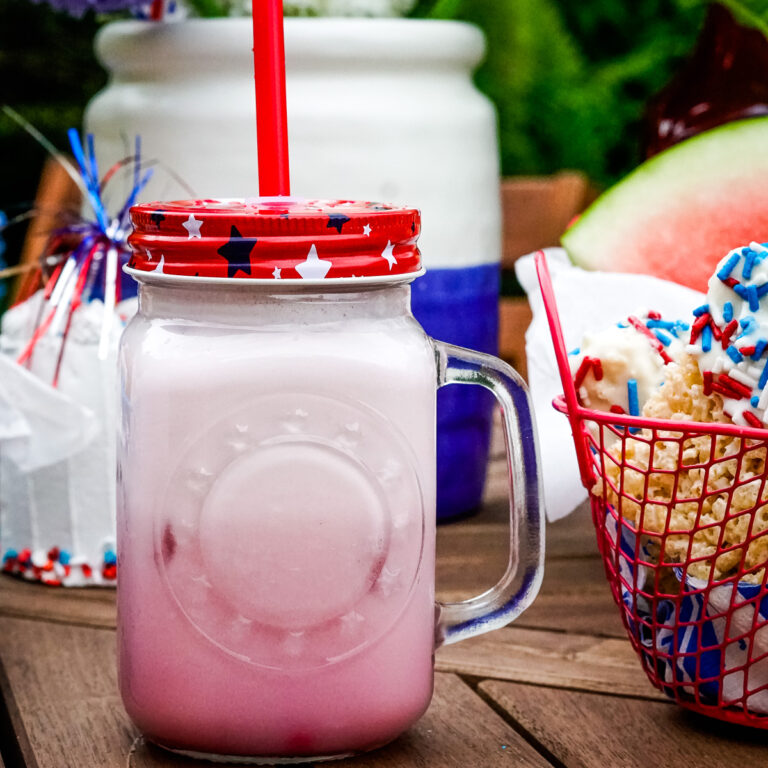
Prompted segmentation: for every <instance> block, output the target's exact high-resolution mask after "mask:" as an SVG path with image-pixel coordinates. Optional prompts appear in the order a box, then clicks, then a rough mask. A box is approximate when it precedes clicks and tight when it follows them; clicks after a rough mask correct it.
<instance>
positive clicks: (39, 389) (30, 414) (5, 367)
mask: <svg viewBox="0 0 768 768" xmlns="http://www.w3.org/2000/svg"><path fill="white" fill-rule="evenodd" d="M98 429H99V427H98V423H97V421H96V417H95V415H94V414H93V412H92V411H91V410H90V409H88V408H86V407H85V406H83V405H80V404H79V403H76V402H75V401H74V400H73V399H72V398H71V397H69V396H68V395H65V394H63V393H62V392H60V391H58V390H56V389H54V388H53V387H51V386H49V385H48V384H46V383H44V382H43V381H41V380H40V379H38V378H37V376H35V375H34V374H32V373H30V372H29V371H28V370H27V369H26V368H24V367H22V366H21V365H18V363H16V362H15V361H14V360H13V359H11V358H9V357H7V356H6V355H3V354H0V454H1V455H2V457H3V458H4V459H10V460H11V461H13V462H14V464H16V466H17V467H18V469H19V470H21V471H22V472H32V471H34V470H36V469H40V468H41V467H45V466H49V465H51V464H56V463H57V462H59V461H62V460H63V459H66V458H68V457H70V456H73V455H74V454H76V453H78V452H79V451H81V450H82V449H83V448H85V447H86V446H87V445H88V444H89V443H90V442H91V441H92V440H93V439H94V437H95V436H96V433H97V431H98Z"/></svg>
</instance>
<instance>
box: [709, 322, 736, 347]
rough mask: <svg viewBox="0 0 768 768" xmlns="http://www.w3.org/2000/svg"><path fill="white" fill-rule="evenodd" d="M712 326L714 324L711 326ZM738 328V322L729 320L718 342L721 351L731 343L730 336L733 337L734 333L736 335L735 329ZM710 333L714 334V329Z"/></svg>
mask: <svg viewBox="0 0 768 768" xmlns="http://www.w3.org/2000/svg"><path fill="white" fill-rule="evenodd" d="M712 325H714V323H713V324H712ZM738 327H739V321H738V320H731V322H730V323H728V325H726V326H725V328H723V334H722V338H721V340H720V343H721V344H722V345H723V349H725V348H726V347H728V346H729V345H730V343H731V336H733V334H734V333H736V329H737V328H738ZM712 332H713V333H714V328H713V329H712Z"/></svg>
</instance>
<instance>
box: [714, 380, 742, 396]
mask: <svg viewBox="0 0 768 768" xmlns="http://www.w3.org/2000/svg"><path fill="white" fill-rule="evenodd" d="M712 391H713V392H719V393H720V394H721V395H723V397H730V398H732V399H734V400H741V399H742V398H743V397H744V395H742V394H739V393H738V392H736V390H733V389H731V388H730V387H728V386H726V385H725V384H721V383H720V382H719V381H715V382H712Z"/></svg>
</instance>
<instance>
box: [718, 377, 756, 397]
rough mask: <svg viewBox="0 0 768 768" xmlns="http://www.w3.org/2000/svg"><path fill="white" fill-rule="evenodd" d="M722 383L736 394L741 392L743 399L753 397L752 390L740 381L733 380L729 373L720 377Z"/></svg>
mask: <svg viewBox="0 0 768 768" xmlns="http://www.w3.org/2000/svg"><path fill="white" fill-rule="evenodd" d="M720 382H721V383H722V384H725V386H726V387H730V388H731V389H732V390H734V391H735V392H740V393H741V396H742V397H752V390H751V389H750V388H749V387H748V386H747V385H746V384H742V383H741V382H740V381H736V379H732V378H731V377H730V376H729V375H728V374H727V373H723V374H721V375H720Z"/></svg>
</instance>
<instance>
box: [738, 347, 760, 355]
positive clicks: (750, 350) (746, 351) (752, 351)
mask: <svg viewBox="0 0 768 768" xmlns="http://www.w3.org/2000/svg"><path fill="white" fill-rule="evenodd" d="M756 350H757V347H755V346H752V347H739V352H741V354H742V355H744V357H752V355H754V354H755V351H756Z"/></svg>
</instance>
